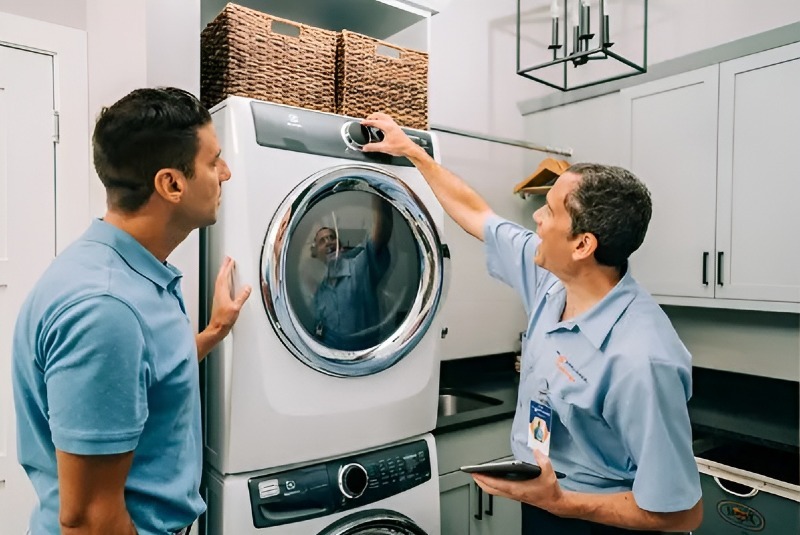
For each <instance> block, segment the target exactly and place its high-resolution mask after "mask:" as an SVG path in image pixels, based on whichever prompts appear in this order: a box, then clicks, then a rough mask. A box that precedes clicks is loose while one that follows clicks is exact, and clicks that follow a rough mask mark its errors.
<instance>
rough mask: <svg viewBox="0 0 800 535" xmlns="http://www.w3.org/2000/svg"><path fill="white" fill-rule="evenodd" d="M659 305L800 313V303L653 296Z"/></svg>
mask: <svg viewBox="0 0 800 535" xmlns="http://www.w3.org/2000/svg"><path fill="white" fill-rule="evenodd" d="M653 299H655V300H656V302H657V303H658V304H659V305H669V306H679V307H701V308H727V309H731V310H758V311H762V312H789V313H793V314H798V313H800V303H789V302H785V301H748V300H746V299H722V298H714V297H673V296H670V295H657V294H653Z"/></svg>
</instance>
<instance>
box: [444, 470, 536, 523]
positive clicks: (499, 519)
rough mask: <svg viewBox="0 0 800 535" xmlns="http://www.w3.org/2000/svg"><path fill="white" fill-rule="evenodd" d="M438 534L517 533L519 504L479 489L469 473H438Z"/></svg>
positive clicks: (519, 521) (519, 520)
mask: <svg viewBox="0 0 800 535" xmlns="http://www.w3.org/2000/svg"><path fill="white" fill-rule="evenodd" d="M439 492H440V493H441V494H440V496H441V508H442V535H464V534H467V533H468V534H469V535H519V533H520V530H521V528H522V522H521V517H520V504H519V502H517V501H514V500H508V499H506V498H499V497H497V496H492V495H491V494H487V493H485V492H483V491H482V490H481V488H480V487H479V486H478V485H477V484H476V483H475V482H474V481H473V479H472V478H471V477H470V476H469V474H465V473H463V472H454V473H452V474H447V475H444V476H441V477H439Z"/></svg>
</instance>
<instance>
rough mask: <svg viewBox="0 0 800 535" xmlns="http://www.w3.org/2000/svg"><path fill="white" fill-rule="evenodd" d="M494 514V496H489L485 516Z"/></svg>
mask: <svg viewBox="0 0 800 535" xmlns="http://www.w3.org/2000/svg"><path fill="white" fill-rule="evenodd" d="M493 514H494V495H492V494H489V507H488V508H487V509H486V516H492V515H493Z"/></svg>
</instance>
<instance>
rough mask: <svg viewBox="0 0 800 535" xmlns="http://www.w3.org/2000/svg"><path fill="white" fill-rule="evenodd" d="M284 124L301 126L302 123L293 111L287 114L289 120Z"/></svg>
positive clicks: (295, 126)
mask: <svg viewBox="0 0 800 535" xmlns="http://www.w3.org/2000/svg"><path fill="white" fill-rule="evenodd" d="M286 126H291V127H294V128H303V125H302V124H300V117H298V116H297V114H295V113H290V114H289V121H288V122H287V123H286Z"/></svg>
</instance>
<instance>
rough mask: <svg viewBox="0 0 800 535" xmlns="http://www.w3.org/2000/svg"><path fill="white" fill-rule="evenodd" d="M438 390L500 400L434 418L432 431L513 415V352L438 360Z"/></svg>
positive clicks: (516, 384)
mask: <svg viewBox="0 0 800 535" xmlns="http://www.w3.org/2000/svg"><path fill="white" fill-rule="evenodd" d="M439 386H440V388H439V389H440V391H455V392H465V393H468V394H477V395H479V396H487V397H490V398H494V399H496V400H498V401H500V403H499V404H497V405H492V406H489V407H484V408H482V409H475V410H470V411H464V412H461V413H457V414H453V415H451V416H439V417H438V418H437V419H436V429H434V431H433V433H434V435H437V434H441V433H447V432H450V431H456V430H458V429H464V428H467V427H473V426H476V425H481V424H485V423H489V422H493V421H496V420H502V419H505V418H513V417H514V412H515V410H516V408H517V388H518V387H519V374H518V373H516V372H515V371H514V355H510V354H502V355H494V356H489V357H479V358H472V359H464V360H454V361H445V362H442V368H441V377H440V380H439Z"/></svg>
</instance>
